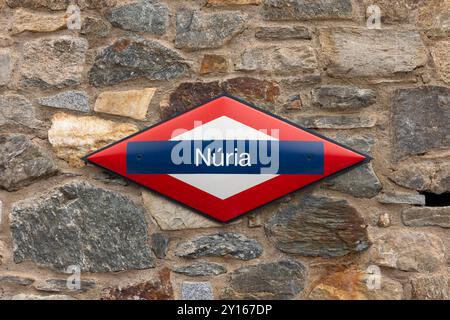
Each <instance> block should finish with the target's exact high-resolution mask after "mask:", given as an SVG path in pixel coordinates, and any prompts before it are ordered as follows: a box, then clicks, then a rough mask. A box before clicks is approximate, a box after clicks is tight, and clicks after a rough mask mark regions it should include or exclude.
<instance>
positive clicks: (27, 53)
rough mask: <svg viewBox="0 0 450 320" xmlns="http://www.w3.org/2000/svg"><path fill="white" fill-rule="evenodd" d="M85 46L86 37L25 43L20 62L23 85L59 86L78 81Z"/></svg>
mask: <svg viewBox="0 0 450 320" xmlns="http://www.w3.org/2000/svg"><path fill="white" fill-rule="evenodd" d="M87 49H88V42H87V40H86V39H83V38H78V37H72V36H61V37H58V38H48V39H45V38H44V39H37V40H33V41H29V42H26V43H24V45H23V49H22V52H23V59H22V63H21V65H20V73H21V83H22V85H24V86H39V87H43V88H54V87H56V88H62V87H66V86H74V85H77V84H79V83H80V82H81V80H82V74H83V69H84V62H85V55H86V51H87ZM49 61H51V63H49Z"/></svg>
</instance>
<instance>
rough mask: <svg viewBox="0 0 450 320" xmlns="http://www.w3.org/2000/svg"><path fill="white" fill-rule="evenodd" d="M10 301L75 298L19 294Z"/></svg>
mask: <svg viewBox="0 0 450 320" xmlns="http://www.w3.org/2000/svg"><path fill="white" fill-rule="evenodd" d="M11 300H51V301H53V300H76V299H75V298H73V297H71V296H67V295H63V294H54V295H49V296H40V295H36V294H25V293H19V294H16V295H15V296H13V297H12V298H11Z"/></svg>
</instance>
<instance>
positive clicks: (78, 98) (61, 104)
mask: <svg viewBox="0 0 450 320" xmlns="http://www.w3.org/2000/svg"><path fill="white" fill-rule="evenodd" d="M37 103H39V104H40V105H43V106H46V107H52V108H59V109H68V110H74V111H79V112H89V111H91V108H90V107H89V97H88V95H87V94H86V92H84V91H66V92H61V93H58V94H56V95H54V96H49V97H43V98H39V99H37Z"/></svg>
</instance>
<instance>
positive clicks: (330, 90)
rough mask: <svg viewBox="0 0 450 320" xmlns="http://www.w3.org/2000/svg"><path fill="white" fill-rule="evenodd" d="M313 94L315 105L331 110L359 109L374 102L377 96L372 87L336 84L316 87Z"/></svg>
mask: <svg viewBox="0 0 450 320" xmlns="http://www.w3.org/2000/svg"><path fill="white" fill-rule="evenodd" d="M311 95H312V102H313V104H314V105H316V106H319V107H320V108H321V109H330V110H345V109H352V110H358V109H361V108H364V107H368V106H370V105H372V104H374V103H375V102H376V98H377V94H376V92H375V91H374V90H372V89H361V88H358V87H355V86H335V85H326V86H321V87H318V88H314V89H313V90H312V91H311Z"/></svg>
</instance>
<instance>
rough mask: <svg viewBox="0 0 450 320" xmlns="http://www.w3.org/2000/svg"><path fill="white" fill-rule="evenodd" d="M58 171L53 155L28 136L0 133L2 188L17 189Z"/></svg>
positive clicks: (0, 176) (0, 175) (0, 183)
mask: <svg viewBox="0 0 450 320" xmlns="http://www.w3.org/2000/svg"><path fill="white" fill-rule="evenodd" d="M57 172H58V168H57V166H56V164H55V162H54V161H53V159H52V157H51V156H50V155H49V154H48V153H47V151H45V150H44V149H43V148H42V147H40V146H38V145H37V144H35V143H33V142H32V141H31V140H30V139H29V138H28V137H26V136H24V135H22V134H1V135H0V188H2V189H6V190H8V191H15V190H18V189H20V188H22V187H25V186H28V185H30V184H32V183H33V182H35V181H36V180H38V179H41V178H45V177H49V176H52V175H54V174H56V173H57Z"/></svg>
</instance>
